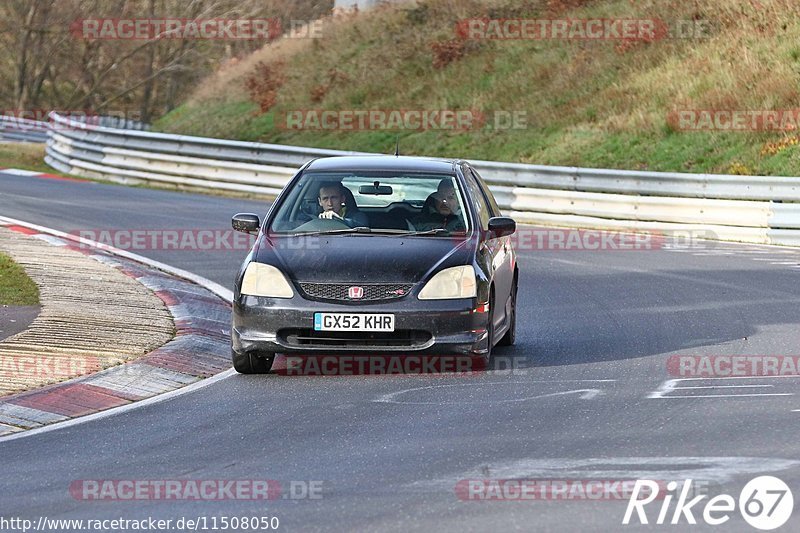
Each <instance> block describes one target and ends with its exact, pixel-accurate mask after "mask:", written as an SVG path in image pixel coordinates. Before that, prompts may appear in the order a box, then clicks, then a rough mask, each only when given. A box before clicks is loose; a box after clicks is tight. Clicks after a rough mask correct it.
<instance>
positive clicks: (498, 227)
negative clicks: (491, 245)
mask: <svg viewBox="0 0 800 533" xmlns="http://www.w3.org/2000/svg"><path fill="white" fill-rule="evenodd" d="M515 231H517V223H516V222H514V219H513V218H508V217H494V218H490V219H489V231H488V232H487V233H488V235H487V237H488V238H489V239H497V238H500V237H505V236H506V235H511V234H513V233H514V232H515Z"/></svg>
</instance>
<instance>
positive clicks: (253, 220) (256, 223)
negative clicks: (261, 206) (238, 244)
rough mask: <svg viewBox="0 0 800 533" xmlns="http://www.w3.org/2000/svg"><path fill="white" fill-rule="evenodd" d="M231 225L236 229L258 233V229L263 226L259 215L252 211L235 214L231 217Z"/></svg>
mask: <svg viewBox="0 0 800 533" xmlns="http://www.w3.org/2000/svg"><path fill="white" fill-rule="evenodd" d="M231 226H233V229H235V230H236V231H241V232H243V233H258V230H259V229H260V228H261V221H260V220H259V219H258V215H253V214H252V213H237V214H236V215H233V218H232V219H231Z"/></svg>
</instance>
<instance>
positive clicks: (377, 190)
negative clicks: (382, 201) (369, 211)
mask: <svg viewBox="0 0 800 533" xmlns="http://www.w3.org/2000/svg"><path fill="white" fill-rule="evenodd" d="M392 192H393V191H392V187H391V185H378V186H375V185H362V186H361V187H359V188H358V194H363V195H369V196H389V195H391V194H392Z"/></svg>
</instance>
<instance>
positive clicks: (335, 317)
mask: <svg viewBox="0 0 800 533" xmlns="http://www.w3.org/2000/svg"><path fill="white" fill-rule="evenodd" d="M314 330H315V331H394V315H374V314H373V315H363V314H358V315H356V314H348V313H314Z"/></svg>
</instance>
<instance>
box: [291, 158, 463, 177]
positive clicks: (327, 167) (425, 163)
mask: <svg viewBox="0 0 800 533" xmlns="http://www.w3.org/2000/svg"><path fill="white" fill-rule="evenodd" d="M457 164H458V161H456V160H452V159H435V158H429V157H410V156H394V155H367V156H339V157H323V158H320V159H315V160H314V161H311V163H309V165H308V166H307V167H306V170H316V171H354V170H355V171H361V170H401V171H406V172H434V173H447V174H453V173H454V172H455V167H456V165H457Z"/></svg>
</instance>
